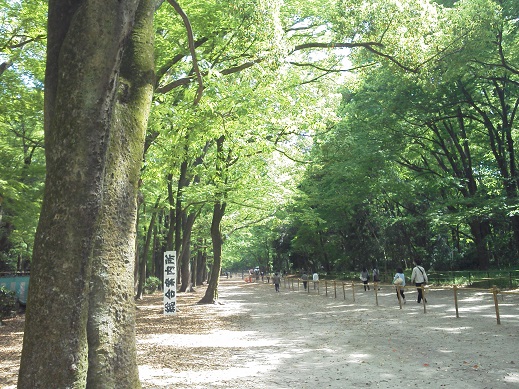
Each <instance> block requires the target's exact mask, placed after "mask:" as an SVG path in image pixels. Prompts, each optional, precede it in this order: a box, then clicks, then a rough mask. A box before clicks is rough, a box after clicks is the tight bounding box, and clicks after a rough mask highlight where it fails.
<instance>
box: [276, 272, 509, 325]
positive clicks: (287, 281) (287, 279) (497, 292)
mask: <svg viewBox="0 0 519 389" xmlns="http://www.w3.org/2000/svg"><path fill="white" fill-rule="evenodd" d="M294 280H296V281H297V290H299V284H300V282H303V280H301V279H300V278H295V277H285V278H284V285H285V288H287V284H288V289H289V290H290V289H292V290H294V291H295V287H294ZM304 281H306V282H307V288H306V290H305V291H306V292H307V294H310V282H313V284H314V290H317V294H318V295H320V285H321V282H323V281H312V280H304ZM329 282H331V283H332V285H333V291H334V298H337V283H338V282H340V283H341V284H342V291H343V293H342V294H343V299H344V300H346V288H347V287H350V286H351V291H352V299H353V302H355V286H356V285H361V286H362V287H364V286H365V284H364V283H362V284H359V283H357V284H356V283H355V282H354V281H352V282H351V284H349V283H347V282H345V281H337V280H331V281H328V280H324V289H325V296H326V297H328V283H329ZM370 285H371V286H373V291H374V292H375V304H376V306H378V305H379V300H378V290H379V289H380V286H384V287H386V286H388V287H392V288H395V290H396V292H397V298H398V304H399V306H400V309H402V308H403V307H402V300H403V299H402V298H401V295H400V290H402V289H404V290H405V289H415V288H416V289H418V288H420V289H421V290H422V296H423V298H422V302H421V303H422V305H423V311H424V313H427V303H426V298H425V295H426V291H431V290H442V291H446V290H449V289H451V290H452V291H453V294H454V307H455V310H456V318H459V317H460V315H459V304H458V293H459V292H460V291H470V292H477V291H482V292H486V293H489V294H492V296H493V300H494V309H495V313H496V321H497V324H498V325H499V324H501V317H500V314H499V302H498V298H497V296H498V295H501V297H502V299H504V295H506V294H508V295H516V296H519V290H512V291H502V290H500V289H498V288H497V287H496V286H495V285H494V286H493V287H492V288H470V289H468V288H460V287H459V286H458V285H452V286H449V287H445V286H443V287H442V286H427V287H425V285H421V286H419V287H417V286H414V285H405V286H400V285H393V284H379V283H377V282H374V283H372V284H369V283H368V288H369V286H370ZM368 290H369V289H368Z"/></svg>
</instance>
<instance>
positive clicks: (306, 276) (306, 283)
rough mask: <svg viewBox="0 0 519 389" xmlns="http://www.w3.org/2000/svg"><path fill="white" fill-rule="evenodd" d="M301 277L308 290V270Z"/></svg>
mask: <svg viewBox="0 0 519 389" xmlns="http://www.w3.org/2000/svg"><path fill="white" fill-rule="evenodd" d="M301 279H302V280H303V286H304V288H305V290H306V287H307V286H308V274H306V272H304V273H303V275H302V276H301Z"/></svg>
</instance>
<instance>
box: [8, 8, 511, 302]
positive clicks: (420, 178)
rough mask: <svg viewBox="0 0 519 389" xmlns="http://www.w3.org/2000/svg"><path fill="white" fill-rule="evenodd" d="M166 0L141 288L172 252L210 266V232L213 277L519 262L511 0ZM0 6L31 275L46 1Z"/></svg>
mask: <svg viewBox="0 0 519 389" xmlns="http://www.w3.org/2000/svg"><path fill="white" fill-rule="evenodd" d="M169 3H170V4H167V3H164V4H163V3H162V2H157V9H156V11H155V18H154V25H153V29H154V46H153V53H154V84H153V97H152V106H151V111H150V117H149V122H148V126H147V130H146V138H145V145H144V154H143V164H142V169H141V170H140V173H139V174H140V182H139V197H138V200H139V203H138V217H137V226H136V230H137V235H136V242H135V244H136V248H137V249H136V250H135V256H136V258H135V267H134V277H135V280H136V281H135V282H136V287H137V289H138V290H137V295H141V294H142V290H143V288H144V280H146V279H149V277H150V276H155V277H157V278H159V279H160V278H161V275H162V272H163V270H162V267H161V263H162V253H163V252H164V250H168V249H174V250H176V251H177V253H179V261H180V262H179V265H180V272H179V282H180V285H181V289H182V290H185V289H186V288H188V287H189V285H190V284H193V285H196V284H200V283H201V282H203V281H205V280H207V277H208V271H209V270H210V269H211V267H212V265H213V261H214V259H215V252H214V250H215V246H214V244H215V241H216V242H220V243H221V246H220V248H218V247H217V248H216V250H217V251H218V250H219V249H221V255H220V254H218V255H217V257H218V258H217V271H218V272H220V270H221V269H223V270H229V271H231V270H233V271H238V270H242V269H249V268H254V267H256V266H259V267H260V268H261V269H262V270H264V271H272V270H288V271H302V270H307V271H319V272H321V273H340V272H346V271H353V270H355V271H356V270H358V269H360V268H361V267H363V266H367V267H369V268H371V267H373V266H378V267H379V268H381V269H383V270H387V271H391V272H392V271H393V270H394V268H395V267H396V266H398V265H401V266H403V267H404V268H407V267H409V266H410V264H411V263H412V261H413V260H414V259H416V258H419V259H421V260H422V261H423V262H424V264H425V266H426V268H428V269H431V270H466V269H489V268H499V269H511V268H516V267H517V265H518V258H519V255H518V250H519V214H518V195H519V172H518V162H517V158H516V156H515V152H516V151H517V145H516V143H517V137H518V128H517V124H516V123H517V122H516V118H517V108H518V106H519V48H518V47H519V45H518V43H519V42H518V39H519V38H518V28H519V5H518V4H517V2H516V1H512V0H508V1H506V0H503V1H490V0H471V1H459V2H453V1H438V2H433V1H418V0H404V1H383V2H382V1H380V2H378V1H365V2H358V1H346V0H343V1H319V2H316V1H303V2H301V1H293V2H292V1H252V2H251V1H239V0H237V1H230V2H228V3H226V4H217V3H215V2H212V1H202V2H197V3H196V4H195V3H190V4H188V3H185V4H177V3H176V2H169ZM0 4H1V8H0V9H1V11H0V17H1V24H0V84H1V87H0V132H1V136H0V150H1V152H0V164H1V168H0V272H15V271H29V270H30V268H31V258H32V250H33V242H34V237H35V233H36V227H37V224H38V219H39V213H40V208H41V203H42V198H43V193H44V182H45V172H46V166H45V148H46V144H45V141H44V124H43V122H44V104H43V93H44V72H45V55H46V38H47V6H46V2H44V1H37V0H35V1H14V0H3V1H0ZM171 4H172V5H176V7H175V6H171ZM180 6H181V7H180ZM179 10H180V11H181V12H179ZM186 21H187V23H186ZM193 54H195V55H193ZM139 280H140V283H139ZM213 292H214V290H213ZM211 298H212V296H210V299H211Z"/></svg>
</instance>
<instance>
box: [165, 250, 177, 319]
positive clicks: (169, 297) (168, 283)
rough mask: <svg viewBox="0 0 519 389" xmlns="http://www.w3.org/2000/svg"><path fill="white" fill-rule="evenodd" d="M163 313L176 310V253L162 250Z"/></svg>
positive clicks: (172, 313)
mask: <svg viewBox="0 0 519 389" xmlns="http://www.w3.org/2000/svg"><path fill="white" fill-rule="evenodd" d="M163 290H164V315H174V314H175V313H176V312H177V253H176V252H175V251H165V252H164V288H163Z"/></svg>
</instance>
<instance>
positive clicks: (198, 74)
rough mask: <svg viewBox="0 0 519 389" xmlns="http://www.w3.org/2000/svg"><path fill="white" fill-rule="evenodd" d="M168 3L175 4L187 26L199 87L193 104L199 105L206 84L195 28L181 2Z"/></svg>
mask: <svg viewBox="0 0 519 389" xmlns="http://www.w3.org/2000/svg"><path fill="white" fill-rule="evenodd" d="M168 3H169V4H171V5H172V6H173V8H174V9H175V11H177V13H178V14H179V15H180V17H181V18H182V21H183V22H184V25H185V26H186V32H187V40H188V42H189V51H190V52H191V57H192V58H193V70H194V72H195V74H196V78H197V80H198V89H197V91H196V97H195V101H194V102H193V105H197V104H198V103H199V102H200V99H201V98H202V92H203V90H204V84H203V80H202V74H201V73H200V69H199V68H198V60H197V59H196V51H195V39H194V37H193V28H192V27H191V23H190V21H189V18H188V17H187V15H186V13H185V12H184V10H183V9H182V8H181V7H180V4H178V3H177V2H176V0H168Z"/></svg>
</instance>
